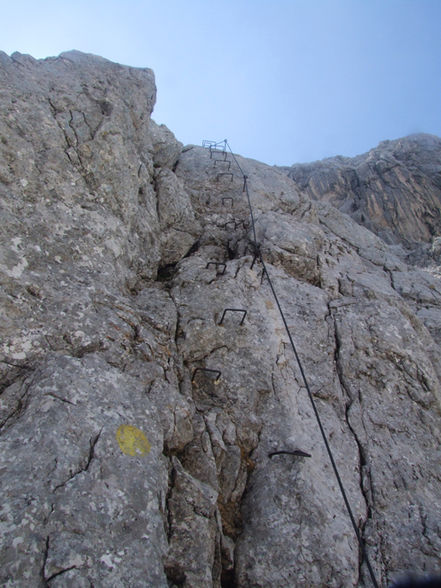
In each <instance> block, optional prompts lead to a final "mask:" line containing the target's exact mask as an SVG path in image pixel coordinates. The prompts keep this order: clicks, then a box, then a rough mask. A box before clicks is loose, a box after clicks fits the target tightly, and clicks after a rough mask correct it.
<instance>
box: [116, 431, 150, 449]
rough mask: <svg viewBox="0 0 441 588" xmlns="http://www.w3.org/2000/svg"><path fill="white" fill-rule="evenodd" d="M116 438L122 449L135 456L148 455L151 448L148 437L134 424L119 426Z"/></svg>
mask: <svg viewBox="0 0 441 588" xmlns="http://www.w3.org/2000/svg"><path fill="white" fill-rule="evenodd" d="M116 440H117V441H118V445H119V447H120V449H121V451H122V452H123V453H125V454H126V455H132V456H133V457H136V456H142V455H147V453H149V452H150V449H151V445H150V443H149V441H148V439H147V437H146V436H145V435H144V433H143V432H142V431H140V430H139V429H138V428H137V427H134V426H133V425H121V426H120V427H118V430H117V432H116Z"/></svg>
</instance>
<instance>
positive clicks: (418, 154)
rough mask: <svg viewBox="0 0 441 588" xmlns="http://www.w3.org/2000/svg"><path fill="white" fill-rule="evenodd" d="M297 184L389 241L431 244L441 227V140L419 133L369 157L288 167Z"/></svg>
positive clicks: (380, 148) (383, 146) (384, 144)
mask: <svg viewBox="0 0 441 588" xmlns="http://www.w3.org/2000/svg"><path fill="white" fill-rule="evenodd" d="M283 169H285V171H286V172H287V173H288V175H289V177H291V178H292V179H293V180H294V181H295V183H296V185H297V188H298V189H299V190H300V191H302V192H305V193H306V194H308V195H309V196H310V197H311V198H314V199H320V200H325V201H326V202H329V203H331V204H333V205H334V206H336V207H337V208H338V209H339V210H341V211H342V212H345V213H346V214H349V215H350V216H352V218H354V219H355V220H356V221H357V222H359V223H360V224H362V225H364V226H366V227H367V228H368V229H370V230H372V231H373V232H375V233H376V234H377V235H379V236H380V237H381V238H382V239H384V240H385V241H386V242H387V243H404V244H406V245H415V244H416V243H419V242H421V241H425V242H431V240H432V239H436V238H437V237H439V236H440V231H441V139H440V138H439V137H436V136H434V135H427V134H416V135H411V136H409V137H405V138H403V139H398V140H396V141H383V142H382V143H380V145H379V146H378V147H377V148H375V149H372V150H371V151H369V153H366V154H364V155H359V156H357V157H353V158H349V157H340V156H339V157H331V158H329V159H324V160H322V161H318V162H314V163H310V164H297V165H293V166H292V167H290V168H283Z"/></svg>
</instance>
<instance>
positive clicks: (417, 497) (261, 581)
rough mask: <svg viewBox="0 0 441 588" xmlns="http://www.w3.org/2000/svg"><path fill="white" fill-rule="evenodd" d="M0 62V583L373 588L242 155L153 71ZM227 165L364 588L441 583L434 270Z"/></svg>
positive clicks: (282, 183) (439, 322)
mask: <svg viewBox="0 0 441 588" xmlns="http://www.w3.org/2000/svg"><path fill="white" fill-rule="evenodd" d="M0 62H1V69H0V76H1V77H0V80H1V85H0V86H1V103H2V112H3V113H4V114H3V116H2V117H1V120H0V150H1V159H0V195H1V201H2V215H1V223H2V225H1V231H2V232H1V235H2V238H1V250H0V255H1V257H0V271H1V280H2V282H1V284H2V290H1V304H2V313H3V317H4V318H3V321H2V336H1V341H0V344H1V347H0V352H1V355H0V367H1V379H0V385H1V396H0V409H1V426H2V429H1V433H0V445H1V451H0V460H1V467H0V471H1V477H0V484H1V492H2V497H3V499H2V504H1V507H0V508H1V518H0V537H1V539H0V541H1V552H0V561H1V564H2V565H1V582H2V584H3V585H6V586H23V585H29V586H54V587H56V586H60V587H61V586H93V585H95V586H131V587H132V586H201V587H202V586H224V587H227V586H234V585H236V586H244V587H245V586H262V587H264V586H268V585H274V586H280V587H282V586H304V587H306V586H335V587H337V586H364V585H366V586H368V585H370V584H369V578H368V577H367V575H366V567H365V564H364V563H363V562H362V561H361V558H360V552H359V547H358V545H357V542H356V538H355V536H354V532H353V530H352V527H351V524H350V521H349V519H348V516H347V513H346V511H345V509H344V504H343V501H342V498H341V495H340V491H339V489H338V486H337V483H336V480H335V478H334V476H333V473H332V471H331V467H330V464H329V460H328V457H327V455H326V451H325V448H324V445H323V441H322V439H321V437H320V433H319V430H318V427H317V424H316V420H315V417H314V414H313V411H312V408H311V405H310V402H309V400H308V397H307V394H306V391H305V389H304V387H303V381H302V378H301V374H300V373H299V370H298V367H297V366H296V363H295V361H294V357H293V354H292V350H291V349H290V346H289V340H288V337H287V334H286V331H285V330H284V326H283V323H282V321H281V319H280V316H279V313H278V310H277V306H276V303H275V301H274V298H273V296H272V292H271V289H270V287H269V284H268V281H267V280H265V279H263V275H262V268H261V267H260V264H259V263H258V262H256V263H254V264H253V255H252V251H251V248H250V239H251V232H250V226H249V220H250V219H249V209H248V205H247V201H246V198H245V195H244V193H243V191H242V187H243V180H242V177H241V176H240V174H239V173H238V172H237V169H236V168H235V167H234V162H233V161H231V157H230V156H229V157H228V158H227V161H224V155H223V154H220V155H216V154H210V152H209V150H207V149H202V148H199V147H194V146H189V147H186V148H182V146H181V145H180V144H179V143H178V142H177V141H176V140H175V139H174V137H173V135H172V134H171V133H170V131H168V130H167V129H166V128H165V127H158V126H157V125H156V124H155V123H154V122H153V121H152V120H151V119H150V114H151V111H152V108H153V104H154V99H155V86H154V80H153V75H152V72H151V71H150V70H137V69H133V68H127V67H123V66H119V65H116V64H112V63H110V62H108V61H106V60H104V59H101V58H97V57H94V56H88V55H84V54H81V53H78V52H69V53H67V54H62V55H61V56H60V57H59V58H51V59H48V60H44V61H35V60H33V59H32V58H30V57H28V56H22V55H19V54H14V55H13V56H11V57H8V56H6V55H4V54H1V55H0ZM216 159H219V160H220V161H216ZM238 161H239V163H240V165H241V166H242V168H243V169H244V171H245V173H246V174H247V175H248V177H249V180H248V184H249V188H250V195H251V199H252V203H253V207H254V213H255V221H256V232H257V237H258V241H259V243H260V246H261V251H262V254H263V256H264V259H265V260H266V263H267V265H268V271H269V272H270V275H271V279H272V281H273V283H274V286H275V288H276V290H277V293H278V295H279V298H280V302H281V305H282V307H283V310H284V312H285V313H286V317H287V322H288V325H289V328H290V331H291V333H292V336H293V337H294V340H295V342H296V344H297V346H298V350H299V355H300V356H301V359H302V362H303V364H304V367H305V371H306V373H307V376H308V378H309V381H310V385H311V389H312V392H313V395H314V398H315V400H316V402H317V406H318V410H319V412H320V415H321V418H322V420H323V423H324V427H325V430H326V433H327V435H328V437H329V440H330V444H331V447H332V449H333V451H334V454H335V459H336V462H337V465H338V468H339V470H340V473H341V476H342V479H343V481H344V484H345V487H346V490H347V493H348V497H349V500H350V502H351V505H352V508H353V510H354V514H355V518H356V522H357V524H358V526H359V529H360V533H361V536H362V540H363V542H364V545H365V548H366V550H367V552H368V554H369V557H370V560H371V562H372V565H373V567H374V570H375V573H376V575H377V578H378V581H379V582H380V584H381V585H386V584H387V583H388V582H390V581H391V579H393V578H395V577H398V576H400V575H401V574H403V573H405V572H406V570H413V571H417V572H420V573H423V572H428V571H429V572H430V571H435V570H437V569H439V566H440V559H439V553H440V552H441V536H440V529H439V520H440V514H441V513H440V507H439V504H440V497H441V476H440V473H439V467H438V464H439V461H440V449H439V448H440V437H441V429H440V410H441V404H440V395H441V389H440V380H441V364H440V359H439V358H440V354H439V351H440V348H439V344H438V341H439V337H438V335H439V332H440V326H441V283H440V279H439V277H438V276H437V273H436V271H431V272H430V271H423V270H421V269H420V268H418V267H415V266H412V267H410V266H408V265H407V263H406V258H405V255H402V256H401V257H400V258H398V257H396V255H395V254H394V252H393V251H392V249H391V248H390V247H389V246H388V245H386V244H385V243H384V241H382V240H381V239H380V238H379V237H378V236H376V235H375V234H373V233H372V232H371V231H369V230H368V229H366V228H363V227H361V226H360V225H359V224H357V223H356V222H355V221H354V220H352V219H351V218H350V217H348V216H347V215H345V214H343V213H342V212H339V211H338V210H337V209H336V208H333V206H331V205H330V204H329V203H322V202H314V201H312V200H311V199H310V195H308V194H307V193H306V192H305V191H304V190H302V189H300V188H299V186H298V184H296V183H295V182H294V181H293V179H291V178H290V177H288V176H287V175H286V174H285V173H283V172H282V171H281V170H278V169H277V168H274V167H269V166H266V165H264V164H261V163H258V162H255V161H252V160H245V159H242V158H240V157H238ZM229 172H231V173H232V175H228V173H229ZM219 174H221V175H219ZM432 269H433V268H432ZM231 308H233V309H239V310H241V311H246V316H245V318H244V320H243V323H242V324H241V322H242V318H243V316H244V312H232V311H228V312H227V313H226V314H225V315H224V316H223V313H224V310H225V309H231ZM222 317H223V320H221V319H222ZM219 323H221V324H219ZM207 370H211V371H207ZM294 449H300V450H302V451H303V452H304V453H307V454H309V455H310V456H311V457H302V456H293V455H292V454H286V453H285V454H279V455H274V456H273V457H269V454H271V453H273V452H275V451H282V450H294Z"/></svg>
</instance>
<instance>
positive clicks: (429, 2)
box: [0, 0, 441, 165]
mask: <svg viewBox="0 0 441 588" xmlns="http://www.w3.org/2000/svg"><path fill="white" fill-rule="evenodd" d="M1 15H2V34H1V41H0V49H1V50H3V51H5V52H6V53H8V54H11V53H12V52H14V51H20V52H21V53H29V54H31V55H33V56H34V57H37V58H43V57H48V56H53V55H58V54H59V53H61V52H62V51H66V50H69V49H79V50H81V51H85V52H90V53H95V54H98V55H102V56H103V57H106V58H108V59H111V60H113V61H118V62H120V63H124V64H128V65H132V66H136V67H151V68H152V69H153V70H154V72H155V75H156V83H157V86H158V100H157V105H156V108H155V111H154V113H153V118H154V119H155V120H156V122H158V123H164V124H166V125H167V126H168V127H169V128H170V129H171V130H172V131H173V132H174V133H175V135H176V136H177V138H178V139H179V140H180V141H182V142H183V143H196V144H199V143H200V142H201V141H202V139H215V140H220V139H224V138H228V140H229V142H230V144H231V145H232V148H233V149H234V150H235V151H236V152H238V153H241V154H242V155H245V156H247V157H253V158H255V159H258V160H260V161H264V162H266V163H269V164H278V165H289V164H292V163H295V162H304V161H312V160H316V159H321V158H323V157H329V156H332V155H348V156H352V155H356V154H359V153H363V152H365V151H367V150H369V149H370V148H372V147H374V146H376V145H377V144H378V142H379V141H382V140H384V139H395V138H398V137H401V136H404V135H408V134H410V133H415V132H427V133H433V134H436V135H440V136H441V107H440V105H441V33H440V24H441V0H162V1H159V0H120V1H116V0H107V1H102V0H88V1H85V0H76V1H75V2H68V1H64V0H40V1H39V2H37V1H35V0H33V1H32V2H31V1H28V0H16V1H15V2H6V1H4V2H2V9H1Z"/></svg>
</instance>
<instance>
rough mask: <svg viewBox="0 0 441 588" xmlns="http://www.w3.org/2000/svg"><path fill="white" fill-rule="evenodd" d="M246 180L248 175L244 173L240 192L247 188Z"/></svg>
mask: <svg viewBox="0 0 441 588" xmlns="http://www.w3.org/2000/svg"><path fill="white" fill-rule="evenodd" d="M247 180H248V176H246V175H244V176H243V188H242V192H245V190H246V189H247Z"/></svg>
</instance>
